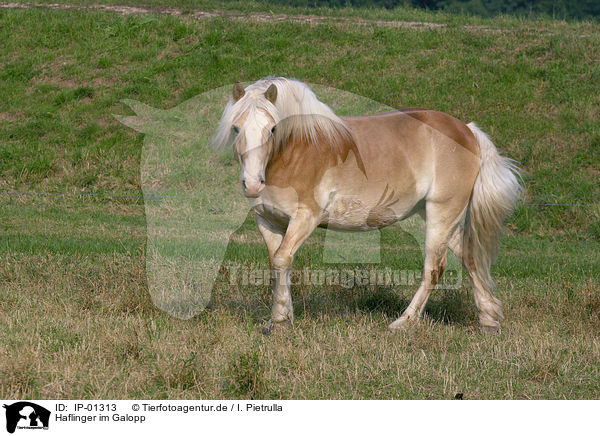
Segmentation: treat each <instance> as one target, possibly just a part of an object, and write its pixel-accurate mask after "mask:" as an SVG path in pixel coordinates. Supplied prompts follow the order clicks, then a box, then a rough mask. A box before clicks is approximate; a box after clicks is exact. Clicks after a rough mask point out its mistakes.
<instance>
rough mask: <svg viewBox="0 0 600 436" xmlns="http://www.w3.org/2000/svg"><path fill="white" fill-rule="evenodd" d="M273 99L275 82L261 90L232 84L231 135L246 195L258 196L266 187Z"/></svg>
mask: <svg viewBox="0 0 600 436" xmlns="http://www.w3.org/2000/svg"><path fill="white" fill-rule="evenodd" d="M263 89H264V88H263ZM276 99H277V87H276V86H275V85H274V84H271V85H270V86H269V87H268V88H267V90H266V91H264V92H260V93H256V92H246V90H244V87H243V86H242V84H241V83H239V82H238V83H236V84H235V85H234V86H233V102H234V106H233V107H234V108H235V107H236V106H237V107H239V109H238V110H235V111H234V115H233V117H232V123H231V135H232V136H233V138H234V139H233V147H234V153H235V155H236V157H237V159H238V161H239V162H240V165H241V167H242V169H241V174H240V182H241V184H242V189H243V191H244V195H245V196H246V197H257V196H258V195H259V193H260V192H261V191H262V190H263V189H264V187H265V170H266V167H267V163H268V161H269V158H270V156H271V153H272V151H273V135H272V133H273V129H274V128H275V124H276V123H277V121H278V120H277V111H276V110H275V106H274V105H275V101H276Z"/></svg>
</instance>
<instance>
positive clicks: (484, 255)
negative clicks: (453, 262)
mask: <svg viewBox="0 0 600 436" xmlns="http://www.w3.org/2000/svg"><path fill="white" fill-rule="evenodd" d="M467 126H468V127H469V129H471V131H472V132H473V134H474V135H475V138H476V139H477V143H478V144H479V149H480V158H481V163H480V167H479V175H478V176H477V179H476V180H475V186H474V187H473V193H472V195H471V200H470V203H469V207H468V209H467V214H466V219H465V227H464V229H465V230H464V239H463V262H464V264H465V266H466V268H467V270H468V272H469V276H470V278H471V281H472V283H473V290H474V294H475V303H476V304H477V307H478V309H479V313H480V315H479V320H480V322H481V324H482V325H483V326H484V327H488V328H492V329H497V328H498V327H499V326H500V323H499V321H500V320H502V319H503V318H504V316H503V314H502V305H501V303H500V301H499V300H498V299H496V298H495V297H494V296H492V294H491V291H492V289H493V287H494V282H493V280H492V276H491V273H490V269H491V265H492V262H494V261H495V259H496V255H497V253H498V242H499V239H500V235H501V233H502V223H503V221H504V219H505V218H506V217H507V216H508V215H509V214H510V213H511V212H512V211H513V209H514V207H515V205H516V203H517V200H518V198H519V196H520V193H521V190H522V187H521V184H520V183H519V179H518V178H519V169H518V167H517V165H516V162H515V161H513V160H512V159H508V158H506V157H502V156H500V154H498V151H497V150H496V147H495V146H494V144H493V143H492V141H490V139H489V138H488V137H487V135H486V134H485V133H484V132H482V131H481V130H480V129H479V128H478V127H477V126H476V125H475V123H470V124H468V125H467Z"/></svg>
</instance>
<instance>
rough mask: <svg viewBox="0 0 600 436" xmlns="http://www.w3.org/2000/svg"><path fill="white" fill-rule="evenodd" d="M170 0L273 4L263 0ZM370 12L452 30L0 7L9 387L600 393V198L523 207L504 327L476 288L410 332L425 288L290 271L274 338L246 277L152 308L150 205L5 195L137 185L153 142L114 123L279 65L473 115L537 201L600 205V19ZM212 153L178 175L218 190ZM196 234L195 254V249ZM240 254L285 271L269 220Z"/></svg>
mask: <svg viewBox="0 0 600 436" xmlns="http://www.w3.org/2000/svg"><path fill="white" fill-rule="evenodd" d="M147 4H148V5H149V6H152V7H159V6H161V7H162V6H165V5H166V4H163V3H160V2H156V3H147ZM169 4H170V5H173V6H177V7H181V8H188V9H191V8H195V7H197V8H200V9H206V10H216V9H227V10H231V11H233V10H238V11H252V12H260V11H267V9H265V8H264V6H262V5H261V4H259V3H250V2H244V3H241V2H240V3H237V2H236V3H232V4H227V5H223V4H220V3H217V2H212V1H211V2H209V1H202V2H197V3H190V2H181V3H175V4H173V3H171V2H169ZM267 12H268V11H267ZM275 12H277V13H280V12H281V13H290V14H296V13H302V11H297V10H292V9H276V10H275ZM317 12H318V13H331V14H332V15H335V16H338V17H341V16H343V17H349V18H351V17H353V16H356V15H357V14H358V12H357V11H355V10H337V11H317ZM361 16H364V17H367V18H371V19H385V20H388V19H389V20H392V19H395V20H422V21H428V22H442V23H447V24H449V25H448V26H446V27H444V28H434V29H418V30H417V29H410V28H389V27H381V26H374V25H367V26H353V25H351V23H348V22H340V21H335V20H333V21H331V22H325V23H323V24H313V25H311V24H303V23H298V22H290V21H282V22H277V23H275V22H258V21H248V22H243V21H240V20H237V19H230V18H212V19H202V20H197V19H193V18H190V17H179V18H178V17H172V16H166V15H159V14H156V15H155V14H149V15H148V14H142V15H130V16H123V15H119V14H114V13H109V12H101V11H58V10H57V11H47V10H40V9H30V10H0V38H1V39H2V41H3V42H4V43H3V45H2V46H1V47H0V93H1V94H2V96H3V98H2V99H0V190H1V191H2V192H4V193H3V194H2V195H0V397H5V398H81V397H84V398H415V399H417V398H418V399H423V398H452V397H453V396H454V394H455V393H456V392H463V393H464V394H465V398H471V399H475V398H594V399H597V398H599V392H598V386H599V385H600V366H599V365H598V362H599V361H600V342H599V341H598V335H597V332H598V329H599V328H600V285H599V283H600V254H599V253H600V250H598V244H599V243H600V207H598V206H595V207H593V206H586V207H579V206H560V207H550V206H548V207H532V206H527V205H522V206H521V207H520V208H519V209H518V211H517V212H516V214H515V216H514V217H512V218H511V220H510V221H509V222H508V234H507V236H506V237H505V238H504V239H503V241H502V247H501V250H500V257H499V261H498V264H497V265H496V266H495V268H494V276H495V277H496V279H497V282H498V286H497V289H496V291H495V293H496V295H498V296H499V298H500V299H501V300H503V302H504V303H505V312H506V315H507V319H506V320H505V321H504V324H503V330H502V333H501V334H500V335H498V336H493V337H489V336H483V335H481V334H479V333H478V331H477V329H476V326H477V314H476V310H475V307H474V303H473V301H472V298H471V297H470V295H469V293H468V291H467V289H462V290H461V291H443V292H442V291H440V292H437V293H435V294H434V296H433V297H432V300H431V302H430V304H429V305H428V318H427V320H426V322H425V323H424V324H423V325H422V326H419V327H417V328H416V329H415V330H413V331H411V332H407V333H399V334H391V333H389V332H388V331H387V330H386V326H387V324H388V323H389V322H391V321H392V320H393V319H394V318H395V317H396V316H398V314H399V313H400V312H401V311H402V310H403V309H404V308H405V307H406V305H407V304H408V301H409V299H410V297H411V296H412V293H413V292H414V291H415V286H409V287H398V288H392V287H389V286H375V287H371V286H357V287H355V288H353V289H347V288H344V287H342V286H325V287H322V286H315V285H306V286H304V285H302V286H296V287H294V288H293V299H294V303H295V309H296V323H295V325H294V327H293V328H292V329H290V330H289V331H286V332H281V334H276V335H275V336H271V337H264V336H263V335H262V334H261V333H260V327H261V324H262V322H263V321H264V320H265V319H266V318H267V317H268V315H269V306H270V292H269V289H268V288H267V287H266V286H262V285H257V286H248V287H245V288H243V289H240V288H239V287H236V286H231V285H230V282H229V277H228V275H227V270H226V269H222V270H221V272H220V274H219V275H218V278H217V279H218V280H217V284H216V286H215V288H214V289H213V293H212V298H211V302H210V303H211V304H210V308H209V309H208V310H206V311H204V312H203V313H201V314H200V315H198V316H196V317H194V318H192V319H189V320H186V321H184V320H179V319H176V318H173V317H170V316H169V315H168V314H166V313H164V312H162V311H160V310H159V309H157V308H156V307H155V305H154V303H153V301H152V299H151V295H150V289H149V283H148V277H147V274H146V270H145V268H146V252H147V250H148V249H149V248H148V247H149V244H150V241H148V240H147V231H148V229H149V228H150V227H151V226H152V225H154V223H160V221H156V217H155V216H153V215H152V214H150V215H148V211H149V210H151V209H145V207H144V204H143V202H142V200H141V199H140V198H136V197H127V196H125V197H117V198H111V197H77V196H75V197H70V196H34V195H27V196H24V195H14V194H13V195H7V194H6V192H9V191H32V192H62V193H80V192H89V193H96V194H110V193H116V194H128V195H139V194H141V193H142V180H141V178H140V165H141V164H142V163H143V162H142V159H143V154H142V146H143V144H144V135H143V134H141V133H136V132H135V131H134V130H132V129H129V128H127V127H126V126H124V125H123V124H121V123H119V122H118V121H117V120H116V119H115V118H114V117H113V115H112V114H117V115H122V116H130V115H131V110H130V109H129V107H128V106H127V105H125V104H124V103H122V102H121V100H123V99H131V100H138V101H141V102H143V103H145V104H147V105H149V106H152V107H155V108H159V109H170V108H172V107H179V106H181V105H182V104H184V103H186V102H189V101H190V99H192V98H193V97H195V96H197V95H199V94H202V93H205V92H207V91H210V90H212V89H215V88H218V87H220V86H223V85H229V84H231V83H233V82H234V81H236V80H243V81H253V80H256V79H258V78H260V77H263V76H266V75H269V74H281V75H285V76H290V77H297V78H300V79H302V80H305V81H307V82H311V83H315V84H320V85H323V86H327V87H333V88H338V89H341V90H346V91H349V92H352V93H355V94H358V95H361V96H365V97H368V98H370V99H372V100H375V101H378V102H380V103H382V104H385V105H388V106H392V107H400V106H426V107H430V108H434V109H438V110H442V111H446V112H449V113H451V114H453V115H455V116H457V117H459V118H461V119H463V120H465V121H472V120H474V121H476V122H477V123H478V124H479V125H480V126H481V127H482V128H483V129H484V130H486V131H487V132H489V133H490V135H491V137H492V138H493V140H494V142H495V143H496V144H497V146H498V148H499V149H500V150H501V152H502V153H503V154H505V155H507V156H510V157H512V158H515V159H517V160H518V161H520V162H521V163H522V166H523V170H524V174H523V177H524V181H525V184H526V187H527V193H526V199H525V201H526V202H527V203H565V204H590V203H598V199H599V198H600V184H598V176H599V172H598V169H599V168H600V125H599V124H598V122H597V120H598V115H599V113H598V108H599V107H600V97H599V95H598V92H597V91H598V89H600V88H599V87H600V63H599V62H598V61H599V60H600V44H599V42H600V32H598V30H597V28H595V27H593V26H591V25H590V24H588V23H569V24H566V23H553V22H550V21H544V20H539V21H527V20H517V19H511V18H502V19H500V20H478V19H475V18H468V19H467V18H461V17H456V16H450V15H441V14H428V13H426V12H422V11H414V10H395V11H391V12H385V11H369V12H367V13H365V14H364V15H361ZM481 26H488V27H491V28H493V29H500V31H494V30H493V29H492V30H489V29H486V28H482V27H481ZM170 113H171V112H169V111H165V112H164V113H163V115H164V116H167V117H168V116H169V114H170ZM213 116H214V117H216V116H218V114H213ZM157 119H159V118H157ZM163 121H164V120H163ZM167 121H168V119H167ZM167 121H164V122H167ZM165 125H166V124H165ZM158 126H162V124H159V125H158ZM158 130H159V131H160V128H159V129H158ZM196 145H198V144H196ZM183 147H184V148H182V150H183V151H184V152H185V153H189V154H190V156H193V157H195V158H196V159H197V161H198V163H197V164H198V165H200V166H199V167H200V168H204V167H203V166H202V165H206V166H207V167H208V166H210V167H214V169H213V171H224V172H226V173H227V174H228V175H230V177H231V180H232V183H234V181H235V177H236V172H237V167H236V166H235V164H232V162H231V161H230V160H228V158H227V157H221V158H216V159H214V161H210V165H209V164H208V163H206V162H205V160H203V159H202V158H203V156H205V155H204V154H203V153H204V152H203V151H202V150H203V149H202V148H201V147H200V148H194V144H191V145H190V144H187V143H186V144H183ZM185 147H187V148H185ZM194 164H196V162H194ZM194 168H197V167H195V166H194V165H191V166H190V167H189V168H188V167H185V168H181V171H180V172H178V173H176V174H172V175H171V176H170V177H171V179H169V178H166V179H165V180H168V181H169V183H172V184H173V185H175V186H177V187H178V188H181V187H184V186H187V185H186V183H191V181H200V182H206V183H209V181H208V179H207V180H202V178H201V177H200V178H199V176H198V174H197V173H196V172H195V171H194ZM202 174H208V173H202ZM190 180H191V181H190ZM194 201H199V202H202V201H204V200H194ZM190 204H191V205H193V204H195V203H193V202H191V203H190ZM201 204H202V205H204V204H205V203H201ZM152 205H154V203H152V202H151V201H150V200H148V202H147V203H146V205H145V206H146V207H147V208H148V207H149V206H152ZM218 206H219V205H217V206H215V207H218ZM184 230H185V229H184ZM182 231H183V230H182ZM201 231H205V229H201ZM324 237H325V236H324V233H323V232H317V233H316V234H315V235H314V236H313V237H311V239H310V240H309V242H308V243H307V244H306V246H305V247H303V248H302V249H301V250H300V252H299V254H298V256H297V263H296V267H297V268H300V269H301V268H303V267H308V266H311V267H313V268H316V269H320V268H327V267H328V265H327V264H324V263H323V262H322V246H323V240H324ZM186 244H189V245H185V244H184V245H177V246H176V247H175V248H174V250H175V251H176V250H178V249H181V248H182V247H184V248H185V247H188V248H186V249H188V251H189V252H193V250H194V249H197V247H196V248H195V247H194V243H193V241H192V242H191V243H190V242H186ZM382 244H383V251H382V259H383V261H384V264H385V265H387V266H389V267H391V268H409V269H418V268H420V262H421V259H420V257H419V251H418V249H417V247H416V245H415V244H414V241H412V240H411V239H410V238H407V237H406V235H405V234H403V233H401V232H400V233H398V232H396V231H394V230H389V231H386V232H384V233H383V236H382ZM225 260H226V264H227V265H231V264H233V265H237V266H243V267H250V266H257V267H259V268H264V267H266V265H267V264H268V261H267V257H266V249H265V247H264V244H262V242H261V241H260V236H259V234H258V232H257V230H256V226H255V223H254V222H253V221H252V219H249V220H247V221H246V222H245V224H244V225H243V226H242V227H241V228H240V229H239V230H238V231H237V232H236V233H235V235H234V237H233V238H232V240H231V241H230V243H229V244H228V246H227V248H226V252H225Z"/></svg>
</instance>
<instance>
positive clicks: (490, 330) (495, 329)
mask: <svg viewBox="0 0 600 436" xmlns="http://www.w3.org/2000/svg"><path fill="white" fill-rule="evenodd" d="M480 329H481V333H484V334H486V335H497V334H499V333H500V326H496V325H481V326H480Z"/></svg>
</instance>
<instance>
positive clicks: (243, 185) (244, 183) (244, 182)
mask: <svg viewBox="0 0 600 436" xmlns="http://www.w3.org/2000/svg"><path fill="white" fill-rule="evenodd" d="M242 188H244V189H246V181H245V180H242Z"/></svg>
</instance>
